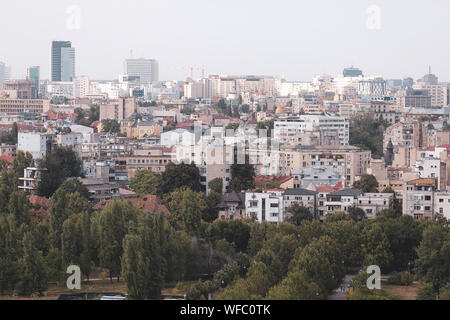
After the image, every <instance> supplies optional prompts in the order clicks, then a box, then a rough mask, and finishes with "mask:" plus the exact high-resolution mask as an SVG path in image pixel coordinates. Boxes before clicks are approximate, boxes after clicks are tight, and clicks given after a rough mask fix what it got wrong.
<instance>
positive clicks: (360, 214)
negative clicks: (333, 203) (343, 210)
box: [348, 206, 366, 222]
mask: <svg viewBox="0 0 450 320" xmlns="http://www.w3.org/2000/svg"><path fill="white" fill-rule="evenodd" d="M348 215H349V217H350V219H352V220H353V221H356V222H358V221H361V220H364V219H365V218H366V213H365V212H364V210H363V209H361V208H358V207H356V206H352V207H350V208H348Z"/></svg>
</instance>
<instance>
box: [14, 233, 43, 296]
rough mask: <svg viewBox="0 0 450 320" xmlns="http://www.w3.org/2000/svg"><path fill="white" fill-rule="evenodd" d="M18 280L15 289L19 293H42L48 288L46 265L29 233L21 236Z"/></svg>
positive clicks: (26, 294)
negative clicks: (21, 254) (21, 255)
mask: <svg viewBox="0 0 450 320" xmlns="http://www.w3.org/2000/svg"><path fill="white" fill-rule="evenodd" d="M18 265H19V270H20V272H19V275H20V280H19V282H18V284H17V287H16V290H17V292H18V294H19V295H24V296H30V295H31V294H33V293H36V292H37V293H39V295H42V294H43V293H44V291H45V290H47V288H48V284H47V281H48V278H47V277H48V273H47V265H46V264H45V261H44V258H43V256H42V254H41V253H40V252H39V251H37V250H36V248H35V247H34V245H33V238H32V235H31V233H26V234H25V235H24V238H23V257H22V258H21V259H20V260H19V263H18Z"/></svg>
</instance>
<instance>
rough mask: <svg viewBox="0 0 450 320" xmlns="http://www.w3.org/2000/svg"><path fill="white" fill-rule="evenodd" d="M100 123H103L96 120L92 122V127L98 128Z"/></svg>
mask: <svg viewBox="0 0 450 320" xmlns="http://www.w3.org/2000/svg"><path fill="white" fill-rule="evenodd" d="M100 124H101V122H100V121H94V122H92V123H91V127H95V128H97V127H98V126H99V125H100Z"/></svg>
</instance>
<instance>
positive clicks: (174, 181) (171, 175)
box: [160, 163, 202, 195]
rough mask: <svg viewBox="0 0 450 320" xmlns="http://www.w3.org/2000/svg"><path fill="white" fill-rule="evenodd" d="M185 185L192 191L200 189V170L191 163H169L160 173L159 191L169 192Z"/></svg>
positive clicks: (162, 192) (162, 193) (163, 193)
mask: <svg viewBox="0 0 450 320" xmlns="http://www.w3.org/2000/svg"><path fill="white" fill-rule="evenodd" d="M183 187H187V188H189V189H191V190H192V191H195V192H198V191H201V190H202V186H201V184H200V171H199V169H198V167H197V166H196V165H195V164H194V163H192V164H184V163H181V164H178V165H176V164H174V163H169V164H168V165H167V166H166V169H165V171H164V172H163V173H162V177H161V186H160V193H161V195H165V194H169V193H171V192H173V191H174V190H176V189H179V188H183Z"/></svg>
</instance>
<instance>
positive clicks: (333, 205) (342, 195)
mask: <svg viewBox="0 0 450 320" xmlns="http://www.w3.org/2000/svg"><path fill="white" fill-rule="evenodd" d="M360 196H361V191H360V190H356V189H342V190H339V191H335V192H330V193H328V194H327V201H326V202H325V207H326V208H327V214H330V213H335V212H347V210H348V209H349V208H350V207H353V206H357V204H358V198H359V197H360Z"/></svg>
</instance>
